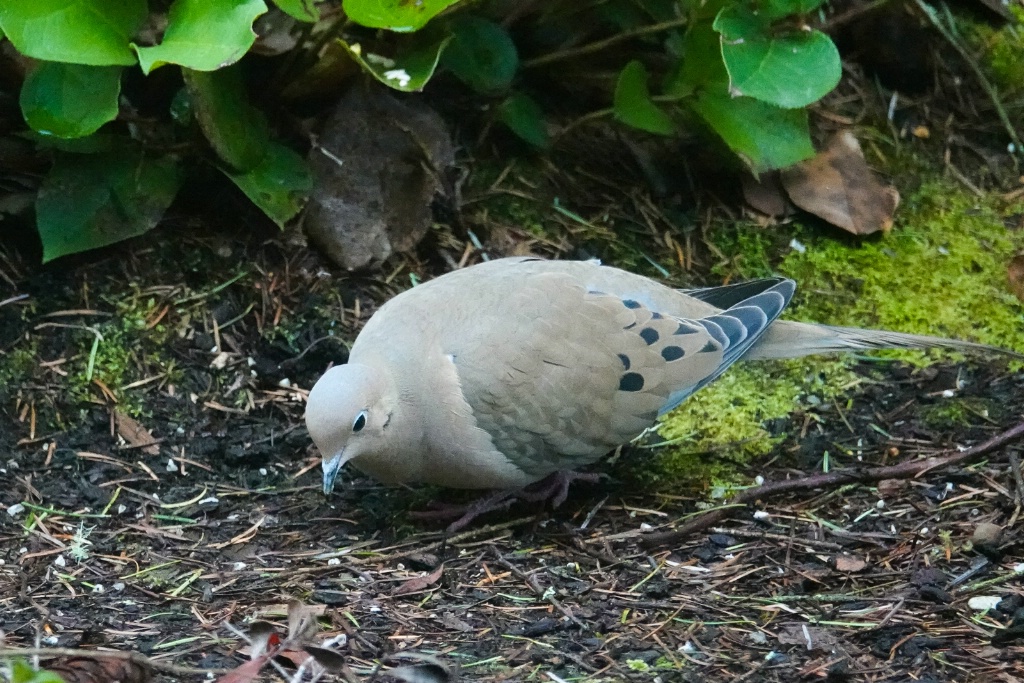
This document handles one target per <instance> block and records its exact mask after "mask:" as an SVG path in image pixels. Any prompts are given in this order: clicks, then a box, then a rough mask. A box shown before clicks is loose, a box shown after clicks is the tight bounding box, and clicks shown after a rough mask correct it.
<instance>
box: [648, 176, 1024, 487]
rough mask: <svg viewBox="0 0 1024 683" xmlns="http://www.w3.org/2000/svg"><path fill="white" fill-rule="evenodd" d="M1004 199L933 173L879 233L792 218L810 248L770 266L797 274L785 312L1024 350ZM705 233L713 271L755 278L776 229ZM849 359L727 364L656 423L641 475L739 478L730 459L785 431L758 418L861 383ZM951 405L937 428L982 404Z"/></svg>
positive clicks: (719, 480) (939, 410)
mask: <svg viewBox="0 0 1024 683" xmlns="http://www.w3.org/2000/svg"><path fill="white" fill-rule="evenodd" d="M1000 201H1001V200H1000V199H999V198H998V197H997V196H993V197H991V198H987V199H986V200H985V201H984V202H980V201H979V200H978V199H977V198H975V197H973V196H970V195H967V194H966V193H965V192H963V191H962V190H960V189H959V188H958V187H955V186H950V185H948V184H945V183H941V182H939V183H933V184H928V185H925V186H924V187H922V188H921V190H920V191H918V192H917V193H915V194H913V195H912V196H911V197H909V198H908V199H907V200H906V201H905V202H904V205H903V207H902V210H901V213H900V214H899V216H898V218H899V225H898V226H897V227H896V228H895V229H894V230H893V231H892V232H891V233H889V234H887V235H883V236H879V237H875V238H868V239H864V240H855V239H853V238H848V239H847V238H844V237H843V236H842V235H837V234H836V233H835V231H828V232H821V231H815V230H812V229H810V228H806V227H800V226H794V227H793V230H795V232H796V237H797V239H799V240H800V242H802V243H803V244H804V245H805V246H806V251H805V252H804V253H799V252H797V251H793V250H788V253H787V254H786V255H785V256H784V257H783V258H782V259H781V262H779V263H778V265H777V268H776V270H777V271H780V272H782V273H784V274H786V275H788V276H790V277H792V278H793V279H795V280H796V281H797V284H798V288H797V296H798V301H797V302H796V304H795V305H794V306H793V307H792V308H791V309H790V310H789V311H788V312H787V314H786V317H788V318H792V319H797V320H806V321H814V322H823V323H828V324H834V325H847V326H853V327H879V328H887V329H892V330H897V331H901V332H911V333H917V334H932V335H940V336H947V337H953V338H960V339H967V340H971V341H976V342H981V343H984V344H991V345H995V346H1001V347H1005V348H1008V349H1013V350H1016V351H1018V352H1024V306H1022V305H1021V303H1020V302H1019V301H1018V300H1017V299H1016V298H1015V297H1014V296H1013V295H1012V294H1011V293H1010V292H1009V291H1008V289H1007V286H1006V264H1007V263H1008V261H1009V259H1010V257H1011V256H1012V254H1013V253H1014V252H1015V251H1016V250H1018V249H1020V248H1022V247H1024V234H1019V233H1011V232H1010V231H1008V230H1007V229H1006V227H1005V225H1004V223H1003V220H1002V218H1003V216H1009V215H1011V214H1014V213H1018V212H1021V211H1022V210H1024V205H1022V204H1021V203H1016V204H1013V205H1009V206H1001V205H1000ZM790 235H792V232H791V233H790V234H789V235H787V239H788V237H789V236H790ZM712 239H713V240H714V244H715V246H716V248H718V249H720V250H721V252H722V253H721V254H720V256H721V257H722V264H723V265H721V266H720V268H719V272H720V273H722V274H724V273H728V274H729V275H735V276H737V277H751V276H757V275H764V274H766V273H768V272H771V270H772V269H771V265H770V264H771V258H770V255H771V253H772V249H773V248H774V247H773V245H776V242H777V239H775V238H772V237H770V236H769V235H768V234H766V233H765V231H764V230H763V229H761V228H757V227H753V226H732V227H729V228H727V229H724V230H723V231H721V232H719V233H718V234H717V235H713V236H712ZM776 246H777V245H776ZM889 353H892V352H889ZM898 355H900V357H903V358H910V359H912V360H914V362H917V363H922V362H924V361H925V358H926V357H925V356H923V355H922V354H920V353H913V352H902V353H900V354H898ZM948 355H949V354H946V356H945V357H948ZM851 362H852V361H851V360H850V359H849V358H822V357H816V358H808V359H802V360H799V361H787V362H772V363H750V364H741V365H738V366H735V367H733V368H732V369H730V370H729V371H728V372H727V373H726V374H724V375H723V376H722V377H721V378H719V379H718V380H716V381H715V382H714V383H713V384H711V385H710V386H709V387H708V388H706V389H703V390H701V391H700V392H699V393H697V394H696V395H694V396H693V397H692V398H690V399H688V400H687V401H686V402H685V403H684V404H683V405H682V406H680V408H679V409H678V410H676V411H673V412H672V413H671V414H669V415H668V416H666V418H665V419H664V421H663V422H662V424H661V426H660V428H659V430H658V431H659V434H660V435H661V436H662V437H664V438H665V439H667V440H669V441H671V442H674V443H673V445H672V446H668V447H664V448H659V449H658V453H659V454H660V456H661V457H660V458H658V459H657V461H656V462H654V463H645V475H646V476H648V477H650V478H651V479H653V480H655V481H661V482H664V483H672V484H678V483H684V484H686V483H691V484H692V483H700V484H704V485H706V484H708V483H711V484H712V485H713V486H718V485H722V484H727V483H729V482H734V481H736V479H737V474H736V473H737V464H739V463H743V462H747V461H749V460H750V459H751V458H753V457H757V456H763V455H765V454H767V453H769V452H771V450H772V448H773V447H774V446H775V444H777V443H778V441H779V440H780V439H781V438H782V436H780V435H775V436H772V434H770V433H769V432H768V430H767V429H766V428H765V426H764V425H765V423H766V422H769V421H771V420H775V419H779V418H785V417H787V416H788V415H790V413H791V412H792V411H793V410H794V409H797V408H799V407H800V406H801V405H803V404H806V403H814V402H815V401H821V400H830V399H833V398H836V397H839V396H841V395H843V394H844V393H845V392H846V391H848V390H849V389H850V388H851V387H853V386H854V385H855V384H856V382H857V380H856V377H855V376H854V374H853V373H852V371H851V370H850V365H849V364H850V363H851ZM812 396H813V397H815V398H814V399H810V397H812ZM809 399H810V400H809ZM953 406H954V404H941V407H936V408H935V409H934V413H933V414H932V419H934V420H935V421H936V422H935V423H934V424H935V425H936V426H939V425H943V426H952V425H953V424H954V423H956V424H963V423H964V422H963V421H964V420H967V419H968V418H970V417H976V416H977V413H978V412H979V411H983V409H984V407H983V406H982V407H979V406H974V405H967V404H966V403H962V404H960V406H959V409H957V408H955V407H953ZM972 410H973V411H975V414H974V415H971V414H970V413H971V411H972ZM982 414H983V412H982Z"/></svg>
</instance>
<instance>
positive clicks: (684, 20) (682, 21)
mask: <svg viewBox="0 0 1024 683" xmlns="http://www.w3.org/2000/svg"><path fill="white" fill-rule="evenodd" d="M688 23H690V18H689V17H679V18H678V19H671V20H669V21H663V22H661V23H660V24H651V25H650V26H641V27H640V28H638V29H634V30H632V31H624V32H623V33H617V34H615V35H614V36H611V37H610V38H605V39H604V40H598V41H596V42H593V43H587V44H586V45H581V46H580V47H570V48H566V49H565V50H558V51H557V52H550V53H548V54H546V55H541V56H540V57H534V58H533V59H527V60H526V61H524V62H522V64H521V66H522V68H524V69H532V68H533V67H535V66H542V65H544V64H550V63H551V62H558V61H561V60H563V59H571V58H572V57H580V56H583V55H589V54H590V53H591V52H600V51H601V50H603V49H605V48H606V47H611V46H612V45H615V44H617V43H621V42H623V41H626V40H630V39H632V38H639V37H640V36H647V35H650V34H652V33H661V32H662V31H668V30H670V29H674V28H679V27H681V26H686V25H687V24H688Z"/></svg>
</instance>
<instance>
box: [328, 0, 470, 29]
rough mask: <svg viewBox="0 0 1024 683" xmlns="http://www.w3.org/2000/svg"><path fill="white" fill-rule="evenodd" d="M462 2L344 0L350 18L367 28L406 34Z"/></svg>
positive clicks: (434, 0)
mask: <svg viewBox="0 0 1024 683" xmlns="http://www.w3.org/2000/svg"><path fill="white" fill-rule="evenodd" d="M460 1H461V0H344V1H343V2H342V5H341V6H342V7H343V8H344V10H345V14H346V15H347V16H348V18H349V19H351V20H352V21H354V22H356V23H357V24H360V25H362V26H366V27H369V28H386V29H388V30H389V31H398V32H400V33H409V32H412V31H418V30H419V29H421V28H423V27H424V26H425V25H426V24H427V22H428V21H430V20H431V19H433V18H434V17H435V16H437V15H438V14H440V13H441V12H443V11H444V10H446V9H448V8H449V7H451V6H452V5H457V4H458V3H459V2H460Z"/></svg>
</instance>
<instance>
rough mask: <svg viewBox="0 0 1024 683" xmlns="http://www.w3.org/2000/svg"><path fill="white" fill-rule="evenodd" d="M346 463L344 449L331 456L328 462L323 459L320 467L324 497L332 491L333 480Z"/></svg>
mask: <svg viewBox="0 0 1024 683" xmlns="http://www.w3.org/2000/svg"><path fill="white" fill-rule="evenodd" d="M346 461H348V458H346V457H345V449H344V448H342V449H341V450H340V451H338V452H337V453H335V454H334V455H333V456H331V459H330V460H327V459H324V461H323V463H321V467H323V469H324V495H325V496H328V495H330V494H331V491H333V490H334V480H335V479H337V478H338V472H340V471H341V466H342V465H344V464H345V462H346Z"/></svg>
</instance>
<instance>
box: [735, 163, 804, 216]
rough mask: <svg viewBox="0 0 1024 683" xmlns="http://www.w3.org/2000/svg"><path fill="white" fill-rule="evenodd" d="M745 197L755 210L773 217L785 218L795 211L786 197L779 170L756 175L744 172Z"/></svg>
mask: <svg viewBox="0 0 1024 683" xmlns="http://www.w3.org/2000/svg"><path fill="white" fill-rule="evenodd" d="M742 182H743V199H744V200H745V201H746V202H747V204H748V205H749V206H750V208H752V209H753V210H754V211H757V212H758V213H762V214H764V215H766V216H771V217H772V218H784V217H786V216H789V215H790V214H792V213H793V211H794V209H793V205H792V204H791V203H790V201H789V199H788V198H787V197H786V192H785V190H784V189H783V187H782V181H781V180H780V179H779V174H778V173H777V172H774V171H773V172H771V173H762V174H761V175H760V176H758V177H756V178H755V177H754V176H753V175H751V174H749V173H744V174H743V179H742Z"/></svg>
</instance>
